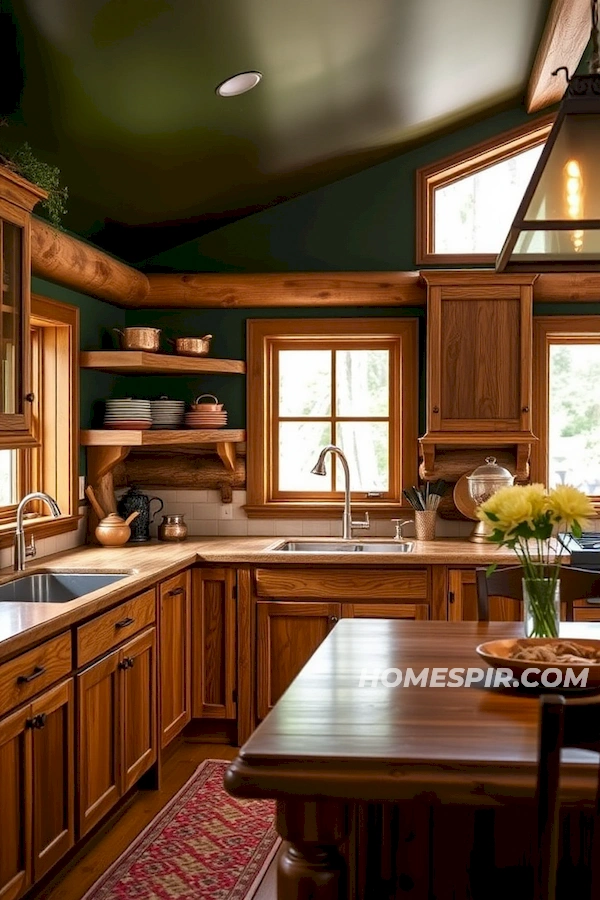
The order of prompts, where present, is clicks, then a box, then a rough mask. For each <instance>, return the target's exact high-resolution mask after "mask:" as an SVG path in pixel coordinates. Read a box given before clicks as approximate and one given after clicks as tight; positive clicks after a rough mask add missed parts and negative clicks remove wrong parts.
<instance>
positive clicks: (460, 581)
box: [448, 569, 523, 622]
mask: <svg viewBox="0 0 600 900" xmlns="http://www.w3.org/2000/svg"><path fill="white" fill-rule="evenodd" d="M477 618H478V616H477V585H476V582H475V569H448V619H449V620H450V621H451V622H476V621H477ZM522 618H523V610H522V604H521V603H520V602H519V601H518V600H511V598H510V597H490V621H492V622H520V621H521V620H522Z"/></svg>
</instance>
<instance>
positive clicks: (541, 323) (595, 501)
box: [531, 316, 600, 514]
mask: <svg viewBox="0 0 600 900" xmlns="http://www.w3.org/2000/svg"><path fill="white" fill-rule="evenodd" d="M590 336H591V337H593V338H597V341H598V344H600V316H537V317H535V318H534V320H533V400H534V404H533V430H534V433H535V434H536V435H537V437H538V438H539V440H538V441H536V442H535V443H534V444H533V446H532V452H531V480H532V481H534V482H540V483H542V484H547V483H548V423H549V407H548V399H549V397H548V394H549V390H548V379H549V374H550V372H549V369H550V367H549V357H550V352H549V351H550V346H551V345H552V344H589V343H590ZM593 343H596V340H595V339H594V340H593ZM590 500H591V502H592V506H593V507H594V510H595V512H596V514H600V496H591V497H590Z"/></svg>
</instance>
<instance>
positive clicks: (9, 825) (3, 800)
mask: <svg viewBox="0 0 600 900" xmlns="http://www.w3.org/2000/svg"><path fill="white" fill-rule="evenodd" d="M73 759H74V732H73V682H72V679H69V680H67V681H65V682H63V683H62V684H59V685H57V686H56V687H54V688H51V689H50V690H48V691H46V692H45V693H44V694H42V695H41V696H40V697H38V698H37V699H36V700H35V701H34V702H33V703H31V704H29V705H28V706H25V707H22V708H21V709H19V710H18V711H17V712H14V713H12V714H11V715H9V716H6V717H5V718H4V719H1V720H0V833H1V834H2V840H1V845H0V898H2V900H16V898H17V897H20V896H21V895H22V894H23V893H24V892H25V891H26V890H27V888H28V887H29V886H30V885H31V884H32V882H33V881H34V880H38V879H39V878H41V876H42V875H44V874H45V873H46V872H47V871H48V870H49V869H50V868H51V867H52V866H53V865H54V864H55V863H56V862H57V861H58V860H59V859H60V858H61V857H62V856H63V855H64V854H65V853H66V852H67V850H68V849H69V848H70V847H72V846H73V842H74V832H75V829H74V817H73V810H74V786H75V779H74V777H73Z"/></svg>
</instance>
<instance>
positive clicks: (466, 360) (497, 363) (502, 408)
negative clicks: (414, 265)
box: [421, 270, 537, 472]
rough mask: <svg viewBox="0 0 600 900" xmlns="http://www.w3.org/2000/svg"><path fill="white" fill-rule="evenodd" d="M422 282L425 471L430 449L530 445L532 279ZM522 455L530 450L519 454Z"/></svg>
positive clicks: (465, 277) (427, 275) (434, 277)
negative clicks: (424, 285) (424, 297)
mask: <svg viewBox="0 0 600 900" xmlns="http://www.w3.org/2000/svg"><path fill="white" fill-rule="evenodd" d="M422 275H423V278H424V279H425V281H426V283H427V434H426V435H425V437H424V438H422V439H421V446H422V448H423V458H424V464H425V470H426V472H427V471H432V469H433V456H434V455H435V446H436V445H437V446H440V445H445V446H448V445H453V446H471V447H473V446H477V445H480V446H487V445H494V446H495V445H498V444H503V445H509V444H512V445H518V446H519V447H521V448H525V447H527V448H528V447H529V445H530V442H531V441H532V440H535V438H534V437H533V434H532V432H531V402H532V386H531V380H532V362H531V352H532V317H533V284H534V282H535V279H536V277H537V276H536V275H495V274H494V273H492V272H482V271H477V270H473V271H470V272H464V271H463V272H457V271H443V272H441V271H438V272H423V273H422ZM518 455H519V456H520V457H524V456H528V455H529V450H528V449H527V450H524V452H520V453H519V454H518Z"/></svg>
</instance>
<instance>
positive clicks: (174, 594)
mask: <svg viewBox="0 0 600 900" xmlns="http://www.w3.org/2000/svg"><path fill="white" fill-rule="evenodd" d="M167 593H168V595H169V597H177V595H178V594H183V593H185V591H184V589H183V588H182V587H177V588H173V590H172V591H167Z"/></svg>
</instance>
